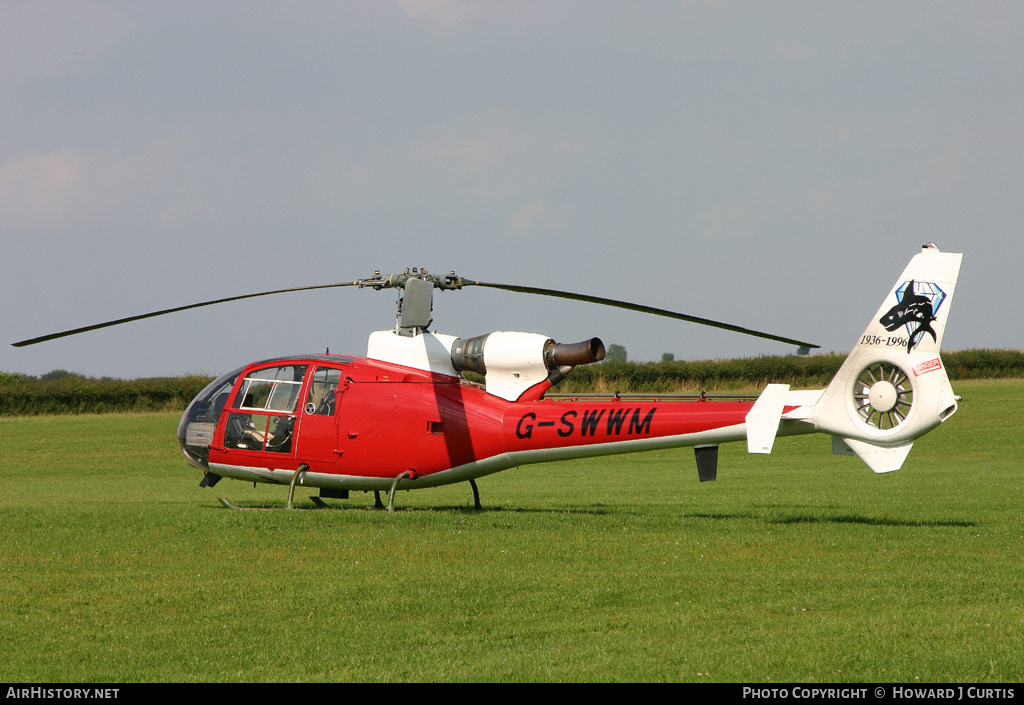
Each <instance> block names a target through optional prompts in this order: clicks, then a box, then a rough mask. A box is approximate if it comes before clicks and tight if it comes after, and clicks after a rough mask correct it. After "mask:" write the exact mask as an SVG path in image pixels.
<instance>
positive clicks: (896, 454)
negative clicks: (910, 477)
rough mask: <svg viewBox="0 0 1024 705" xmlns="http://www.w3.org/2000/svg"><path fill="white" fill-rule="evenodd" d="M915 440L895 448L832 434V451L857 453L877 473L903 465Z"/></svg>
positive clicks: (846, 453) (835, 452) (836, 453)
mask: <svg viewBox="0 0 1024 705" xmlns="http://www.w3.org/2000/svg"><path fill="white" fill-rule="evenodd" d="M913 446H914V443H913V441H911V442H910V443H906V444H904V445H901V446H895V447H893V448H883V447H881V446H876V445H874V444H872V443H865V442H864V441H856V440H854V439H852V438H840V437H839V436H832V452H833V453H834V454H835V455H853V454H856V455H857V456H858V457H859V458H860V459H861V460H863V461H864V462H865V463H866V464H867V466H868V467H869V468H871V469H872V470H873V471H874V472H876V473H885V472H893V471H894V470H899V469H900V468H901V467H903V461H905V460H906V459H907V455H908V454H909V453H910V449H911V448H912V447H913Z"/></svg>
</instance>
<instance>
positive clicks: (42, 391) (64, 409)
mask: <svg viewBox="0 0 1024 705" xmlns="http://www.w3.org/2000/svg"><path fill="white" fill-rule="evenodd" d="M619 347H620V348H621V346H619ZM616 352H618V350H617V351H616ZM845 357H846V356H845V355H839V354H826V355H810V356H795V355H788V356H763V357H754V358H738V359H730V360H699V361H679V360H674V359H670V356H669V355H665V356H663V360H662V361H661V362H630V361H628V360H627V359H626V355H625V349H624V348H623V349H622V355H621V356H619V355H616V356H615V357H613V358H611V359H606V360H605V361H604V362H601V363H598V364H594V365H581V366H579V367H577V368H576V369H575V370H573V371H572V373H571V374H570V375H569V376H568V377H567V378H566V379H565V380H563V381H562V382H561V383H560V384H559V385H558V386H557V387H556V388H555V389H554V390H553V391H555V392H564V393H570V394H583V393H588V392H598V393H614V392H617V391H618V392H623V393H650V394H653V393H662V394H664V393H673V392H684V393H685V392H688V393H699V392H709V393H714V392H717V391H723V392H735V391H739V390H744V391H757V390H758V389H760V388H762V387H764V386H765V385H766V384H769V383H772V382H776V383H783V384H789V385H791V386H792V387H794V388H796V389H820V388H822V387H824V386H825V385H827V384H828V382H829V381H830V380H831V379H832V377H833V376H835V374H836V372H837V371H838V369H839V366H840V365H841V364H842V362H843V360H844V359H845ZM942 361H943V364H944V365H945V367H946V371H947V374H948V375H949V377H950V379H951V380H953V381H954V382H955V381H956V380H961V379H999V378H1014V377H1024V351H1020V350H985V349H978V350H961V351H952V352H945V353H943V354H942ZM212 379H213V378H212V377H209V376H205V375H187V376H183V377H155V378H146V379H135V380H123V379H115V378H110V377H102V378H94V377H85V376H83V375H80V374H76V373H74V372H68V371H66V370H54V371H52V372H48V373H47V374H45V375H40V376H38V377H35V376H30V375H23V374H18V373H11V372H0V416H19V415H37V414H84V413H105V412H146V411H184V410H185V407H186V406H187V405H188V403H189V402H190V401H191V400H192V399H193V398H194V397H195V396H196V395H197V394H199V392H200V391H202V389H203V388H204V387H205V386H206V385H207V384H209V383H210V382H211V381H212Z"/></svg>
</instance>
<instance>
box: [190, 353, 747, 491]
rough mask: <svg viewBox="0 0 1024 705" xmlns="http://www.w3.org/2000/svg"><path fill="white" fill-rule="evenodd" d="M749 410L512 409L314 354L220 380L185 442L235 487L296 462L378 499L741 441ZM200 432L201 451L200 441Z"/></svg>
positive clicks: (195, 408) (316, 480)
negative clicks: (552, 466)
mask: <svg viewBox="0 0 1024 705" xmlns="http://www.w3.org/2000/svg"><path fill="white" fill-rule="evenodd" d="M524 396H527V397H528V396H530V395H524ZM537 396H539V394H537ZM752 406H753V402H752V401H736V400H730V401H725V400H709V399H699V400H698V399H691V400H679V399H672V400H668V399H654V398H652V399H645V400H626V399H617V398H605V399H602V400H593V399H535V400H531V401H507V400H505V399H502V398H499V397H496V396H494V395H492V394H488V393H487V392H486V391H485V390H484V389H482V388H481V387H479V386H477V385H474V384H471V383H469V382H467V381H465V380H463V379H461V378H458V377H454V376H449V375H444V374H436V373H431V372H426V371H423V370H419V369H414V368H409V367H404V366H401V365H395V364H391V363H385V362H380V361H377V360H372V359H367V358H352V357H342V356H334V355H318V356H305V357H295V358H282V359H277V360H273V361H264V362H261V363H254V364H252V365H250V366H248V367H246V368H244V369H243V370H240V371H238V372H235V373H232V374H231V375H226V376H225V377H223V378H221V379H220V380H218V381H217V382H214V383H213V384H212V385H211V386H210V387H208V388H207V391H206V392H204V393H203V394H201V395H200V396H199V397H197V398H196V400H195V401H194V402H193V404H192V406H190V407H189V410H188V411H186V413H185V417H184V418H183V419H182V425H181V428H180V430H179V439H180V444H181V446H182V449H183V451H184V452H185V454H186V456H187V457H189V459H190V462H192V464H193V465H196V466H197V467H201V468H203V469H205V470H207V471H209V472H212V473H215V474H218V475H226V476H230V477H236V478H238V479H247V480H262V481H270V482H275V481H276V482H283V481H287V479H288V478H289V477H290V476H291V474H292V473H294V472H295V471H296V470H297V469H298V468H299V467H300V466H302V465H304V466H305V467H306V470H307V472H306V477H307V478H309V479H307V480H305V481H304V484H312V485H314V486H321V487H335V488H338V489H381V488H386V487H387V486H389V485H390V483H391V482H392V481H393V480H394V478H395V477H397V476H398V475H400V474H402V473H408V475H407V477H409V478H410V480H409V481H403V487H405V486H407V484H409V483H410V482H411V484H412V485H414V486H421V487H426V486H433V485H440V484H447V483H449V482H457V481H463V480H468V479H472V478H474V477H478V476H481V475H486V474H489V473H492V472H496V471H498V470H502V469H505V468H508V467H513V466H515V465H521V464H527V463H531V462H542V461H546V460H555V459H560V458H574V457H586V456H591V455H605V454H609V453H622V452H630V451H634V450H647V449H652V448H659V447H676V446H689V445H700V444H717V443H719V442H725V441H730V440H741V439H743V438H744V436H745V427H744V425H743V424H744V421H745V418H746V415H747V413H748V412H749V411H750V409H751V408H752ZM190 429H191V431H190ZM203 429H206V438H207V440H206V442H207V443H208V446H207V447H206V448H205V449H203V448H202V447H201V442H197V441H195V437H196V432H197V430H198V431H202V430H203ZM198 435H199V437H202V434H201V433H200V434H198Z"/></svg>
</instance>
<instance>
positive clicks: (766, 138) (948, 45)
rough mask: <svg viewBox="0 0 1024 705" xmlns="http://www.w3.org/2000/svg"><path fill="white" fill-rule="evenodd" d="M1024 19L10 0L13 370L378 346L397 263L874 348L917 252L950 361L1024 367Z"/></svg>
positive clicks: (468, 332)
mask: <svg viewBox="0 0 1024 705" xmlns="http://www.w3.org/2000/svg"><path fill="white" fill-rule="evenodd" d="M1022 36H1024V4H1021V3H1013V2H1003V1H1000V2H984V1H981V2H979V1H976V0H972V1H971V2H941V1H938V0H928V1H927V2H912V1H906V2H899V3H893V2H889V1H885V2H872V1H870V0H866V1H863V2H856V3H849V2H827V1H820V2H749V1H748V2H733V1H730V0H721V1H718V2H702V1H698V0H694V1H684V0H674V1H670V0H664V1H657V0H646V1H644V2H601V1H595V0H586V1H584V2H575V1H572V0H563V1H560V2H549V1H538V2H533V1H511V0H510V1H507V2H493V1H492V2H478V1H476V0H353V1H351V2H342V1H340V0H339V1H334V2H331V1H326V0H318V1H313V0H289V1H287V2H284V1H280V2H276V1H270V0H238V1H234V0H201V1H195V2H189V1H188V0H175V1H174V2H170V1H168V0H163V1H160V2H147V1H145V0H130V1H126V2H117V1H114V0H82V1H72V0H52V1H48V0H3V1H2V2H0V135H2V139H0V296H2V299H0V300H2V302H3V304H4V306H3V312H2V314H0V334H2V339H3V345H2V347H0V370H3V371H8V372H24V373H28V374H41V373H45V372H47V371H50V370H53V369H67V370H72V371H76V372H80V373H83V374H86V375H91V376H116V377H126V378H131V377H143V376H158V375H177V374H187V373H194V372H196V373H206V374H215V373H218V372H224V371H226V370H227V369H231V368H233V367H236V366H238V365H240V364H243V363H246V362H249V361H252V360H254V359H259V358H263V357H272V356H277V355H283V354H290V353H296V352H323V350H324V349H326V348H328V347H329V348H330V350H331V352H344V353H349V354H363V353H364V352H365V346H366V336H367V334H368V333H369V332H370V331H372V330H376V329H385V328H389V327H391V326H392V325H393V321H394V299H395V295H394V293H393V292H388V291H384V292H373V291H368V290H355V289H340V290H328V291H323V292H312V293H297V294H287V295H283V296H279V297H274V298H261V299H253V300H249V301H244V302H236V303H231V304H225V305H222V306H219V307H211V308H204V309H199V310H196V311H190V312H185V313H180V314H174V315H170V316H164V317H161V318H156V319H151V320H147V321H143V322H139V323H134V324H129V325H125V326H120V327H118V328H112V329H106V330H102V331H94V332H91V333H86V334H83V335H79V336H75V337H71V338H66V339H63V340H58V341H52V342H48V343H43V344H40V345H37V346H33V347H28V348H17V349H16V348H13V347H11V346H9V345H8V344H7V343H12V342H15V341H19V340H23V339H26V338H31V337H35V336H38V335H43V334H45V333H50V332H54V331H60V330H64V329H68V328H74V327H78V326H83V325H87V324H91V323H98V322H102V321H106V320H110V319H115V318H120V317H123V316H130V315H134V314H137V313H143V312H146V311H151V310H157V309H164V308H169V307H172V306H179V305H184V304H189V303H194V302H197V301H204V300H208V299H215V298H220V297H226V296H233V295H237V294H244V293H250V292H256V291H264V290H269V289H277V288H285V287H294V286H303V285H310V284H322V283H330V282H336V281H347V280H352V279H357V278H361V277H367V276H370V275H371V274H372V273H373V271H374V270H378V269H379V270H381V271H382V272H395V271H402V270H404V269H405V268H407V267H424V268H427V269H428V270H430V271H437V272H446V271H448V270H451V269H454V270H456V271H457V272H458V273H459V274H461V275H463V276H465V277H468V278H473V279H479V280H485V281H494V282H503V283H514V284H525V285H532V286H540V287H550V288H558V289H565V290H571V291H579V292H583V293H588V294H594V295H599V296H605V297H610V298H619V299H625V300H628V301H634V302H638V303H645V304H649V305H653V306H658V307H662V308H669V309H673V310H677V311H683V312H686V313H690V314H694V315H699V316H704V317H707V318H713V319H718V320H723V321H727V322H730V323H735V324H737V325H741V326H746V327H749V328H755V329H759V330H766V331H770V332H774V333H778V334H781V335H786V336H790V337H793V338H798V339H805V340H810V341H811V342H815V343H818V344H820V345H821V346H822V349H823V350H824V351H845V350H848V349H849V348H850V347H852V345H853V344H854V342H855V341H856V339H857V337H858V335H859V334H860V333H861V331H862V330H863V329H864V327H865V326H866V324H867V322H868V319H869V318H870V317H871V315H872V314H873V313H874V312H875V310H876V309H877V308H878V306H879V304H880V303H881V299H882V297H883V295H884V294H885V293H886V292H887V290H888V288H889V287H890V285H891V284H893V283H894V282H895V280H896V278H897V276H898V275H899V274H900V272H901V271H902V269H903V266H904V265H905V264H906V262H907V261H908V260H909V258H910V257H911V256H913V255H914V254H915V253H916V252H918V251H919V248H920V247H921V245H923V244H924V243H927V242H929V241H934V242H936V243H937V244H938V245H939V246H940V247H941V248H942V249H944V250H947V251H957V252H964V253H965V256H964V266H963V269H962V270H961V276H960V284H959V289H958V291H957V298H956V301H955V302H954V304H953V307H952V314H951V317H950V321H949V328H948V329H947V334H946V340H945V343H946V347H947V348H948V349H963V348H975V347H998V348H1024V328H1022V326H1021V325H1020V324H1019V323H1017V322H1016V320H1017V315H1018V312H1019V310H1020V308H1021V303H1022V299H1024V296H1022V293H1021V286H1020V284H1019V280H1020V276H1019V274H1018V272H1019V270H1020V269H1021V267H1022V262H1024V237H1022V234H1024V42H1021V37H1022ZM434 319H435V325H434V328H435V329H436V330H438V331H439V332H444V333H450V334H454V335H461V336H464V337H469V336H474V335H480V334H482V333H486V332H490V331H492V330H529V331H533V332H538V333H544V334H547V335H550V336H551V337H553V338H555V339H556V340H559V341H562V342H574V341H576V340H581V339H584V338H588V337H591V336H595V335H596V336H599V337H601V338H602V339H603V340H604V341H605V342H606V344H611V343H618V344H621V345H624V346H625V347H626V348H627V350H628V351H629V355H630V358H631V359H640V360H643V359H660V357H661V354H662V353H664V352H672V353H674V354H675V356H676V358H677V359H707V358H718V357H732V356H738V355H756V354H761V353H770V354H786V353H789V352H793V348H791V347H790V346H787V345H783V344H779V343H773V342H769V341H762V340H759V339H755V338H747V337H744V336H739V335H736V334H732V333H726V332H723V331H718V330H714V329H707V328H702V327H698V326H695V325H692V324H685V323H680V322H676V321H671V320H667V319H659V318H655V317H652V316H649V315H644V314H636V313H628V312H624V311H619V310H613V309H601V308H598V307H594V306H589V305H586V304H581V303H577V302H568V301H567V302H561V301H557V300H554V299H549V298H545V297H528V296H523V295H517V294H510V293H501V292H489V291H484V290H465V291H462V292H445V293H441V294H438V295H437V296H436V298H435V313H434Z"/></svg>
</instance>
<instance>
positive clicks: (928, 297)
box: [878, 279, 946, 353]
mask: <svg viewBox="0 0 1024 705" xmlns="http://www.w3.org/2000/svg"><path fill="white" fill-rule="evenodd" d="M945 300H946V292H944V291H943V290H942V289H940V288H939V286H938V285H937V284H934V283H932V282H915V281H914V280H913V279H911V280H910V281H908V282H904V283H903V284H901V285H900V286H899V288H898V289H896V301H897V302H898V303H897V304H896V305H895V306H893V307H892V308H891V309H889V311H888V312H887V313H886V314H885V315H884V316H882V317H881V318H880V319H878V322H879V323H881V324H882V325H883V326H884V327H885V329H886V330H887V331H889V332H890V333H891V332H893V331H894V330H896V329H898V328H899V327H900V326H905V327H906V331H907V335H908V338H907V341H906V342H907V352H908V353H909V352H910V351H911V350H913V349H914V347H915V346H917V344H918V343H919V342H921V340H922V339H923V338H924V336H925V334H927V335H930V336H931V337H932V340H936V337H935V331H934V330H933V329H932V321H934V320H935V318H936V314H938V312H939V308H940V307H941V306H942V302H943V301H945Z"/></svg>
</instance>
